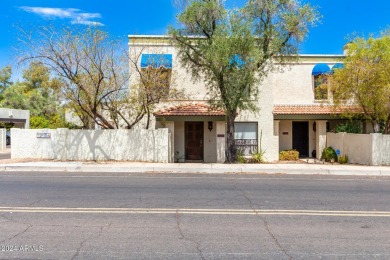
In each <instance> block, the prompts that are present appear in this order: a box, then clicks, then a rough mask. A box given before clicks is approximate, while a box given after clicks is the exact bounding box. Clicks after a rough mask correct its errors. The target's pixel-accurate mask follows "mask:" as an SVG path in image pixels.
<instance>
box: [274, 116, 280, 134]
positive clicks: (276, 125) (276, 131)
mask: <svg viewBox="0 0 390 260" xmlns="http://www.w3.org/2000/svg"><path fill="white" fill-rule="evenodd" d="M279 123H280V120H274V136H279Z"/></svg>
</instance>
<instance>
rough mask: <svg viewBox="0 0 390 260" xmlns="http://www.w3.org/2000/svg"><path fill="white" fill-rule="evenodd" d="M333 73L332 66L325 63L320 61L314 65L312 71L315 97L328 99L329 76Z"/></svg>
mask: <svg viewBox="0 0 390 260" xmlns="http://www.w3.org/2000/svg"><path fill="white" fill-rule="evenodd" d="M329 73H331V69H330V67H329V66H328V65H327V64H325V63H318V64H316V65H315V66H314V68H313V71H312V73H311V74H312V76H313V82H314V99H315V100H326V99H328V84H327V80H328V79H327V77H328V75H329Z"/></svg>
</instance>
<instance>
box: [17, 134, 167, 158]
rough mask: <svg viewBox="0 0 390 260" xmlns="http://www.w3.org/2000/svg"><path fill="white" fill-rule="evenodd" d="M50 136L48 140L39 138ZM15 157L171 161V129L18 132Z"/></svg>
mask: <svg viewBox="0 0 390 260" xmlns="http://www.w3.org/2000/svg"><path fill="white" fill-rule="evenodd" d="M42 133H46V134H47V137H46V138H38V137H37V136H40V135H41V134H42ZM13 136H14V137H15V143H14V144H15V145H13V147H12V156H13V157H12V158H38V159H57V160H62V161H66V160H69V161H79V160H80V161H108V160H117V161H141V162H169V156H170V152H169V149H170V147H169V143H170V142H169V141H170V140H169V138H170V135H169V133H168V129H157V130H144V129H136V130H126V129H119V130H117V129H116V130H68V129H57V130H50V129H41V130H29V129H15V130H14V134H13Z"/></svg>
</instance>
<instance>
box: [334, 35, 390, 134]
mask: <svg viewBox="0 0 390 260" xmlns="http://www.w3.org/2000/svg"><path fill="white" fill-rule="evenodd" d="M389 68H390V36H389V35H388V34H384V35H383V36H382V37H380V38H374V37H369V38H367V39H365V38H361V37H358V38H355V39H354V40H353V41H352V42H350V43H348V44H347V55H346V58H345V60H344V68H341V69H337V70H335V72H334V74H333V75H332V76H330V78H329V79H330V80H329V84H330V88H331V91H332V93H333V100H334V103H335V105H336V106H337V107H340V108H343V112H344V114H345V115H346V116H350V117H353V116H356V115H357V114H356V110H355V111H353V110H351V109H348V107H350V106H349V105H354V106H358V107H359V108H360V109H359V110H360V111H359V112H362V114H358V115H359V116H361V117H363V118H364V119H366V120H369V121H370V122H371V124H372V127H373V129H374V131H375V132H376V133H379V132H381V131H383V132H384V133H387V134H388V133H390V69H389ZM381 125H382V126H384V127H381Z"/></svg>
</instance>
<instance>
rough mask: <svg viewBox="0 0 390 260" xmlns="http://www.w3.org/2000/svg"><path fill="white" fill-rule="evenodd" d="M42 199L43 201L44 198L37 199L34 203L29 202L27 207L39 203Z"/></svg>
mask: <svg viewBox="0 0 390 260" xmlns="http://www.w3.org/2000/svg"><path fill="white" fill-rule="evenodd" d="M41 201H42V200H37V201H35V202H32V203H30V204H28V205H27V206H26V207H31V206H32V205H34V204H38V203H40V202H41Z"/></svg>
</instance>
